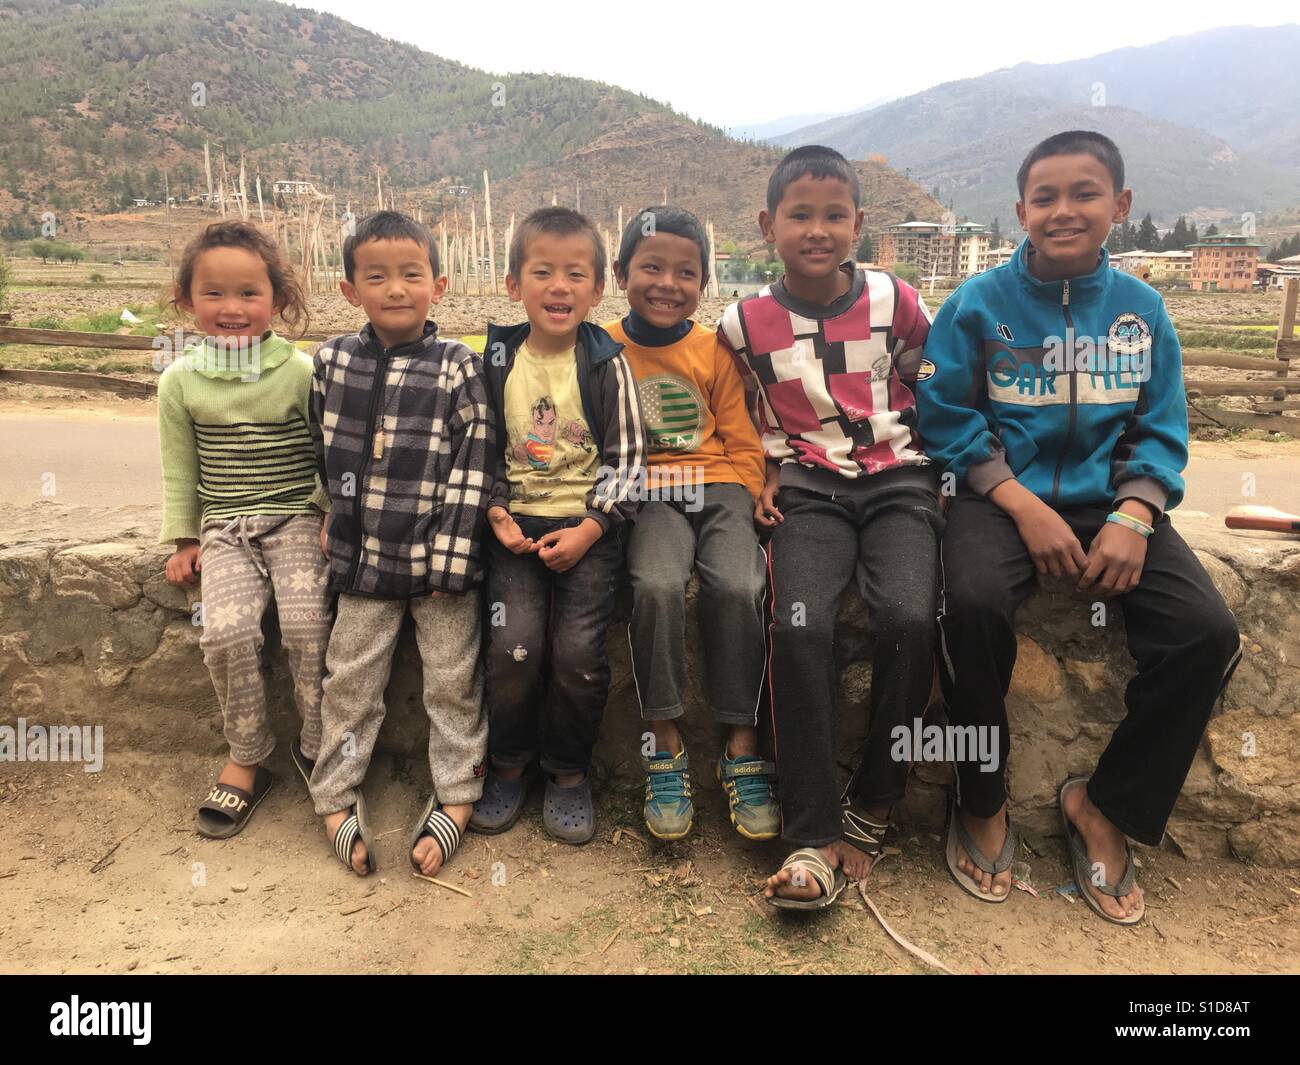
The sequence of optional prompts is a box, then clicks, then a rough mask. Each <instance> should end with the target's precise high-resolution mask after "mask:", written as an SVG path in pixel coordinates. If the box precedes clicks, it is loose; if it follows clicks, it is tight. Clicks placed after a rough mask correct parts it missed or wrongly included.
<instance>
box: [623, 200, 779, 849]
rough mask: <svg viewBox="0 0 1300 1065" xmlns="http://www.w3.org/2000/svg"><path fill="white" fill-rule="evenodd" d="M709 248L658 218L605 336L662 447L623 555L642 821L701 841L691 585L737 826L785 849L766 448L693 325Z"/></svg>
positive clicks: (626, 260) (653, 439) (729, 369)
mask: <svg viewBox="0 0 1300 1065" xmlns="http://www.w3.org/2000/svg"><path fill="white" fill-rule="evenodd" d="M707 247H708V244H707V238H706V237H705V233H704V228H703V226H701V225H700V222H699V219H697V218H696V217H695V216H694V215H693V214H691V213H690V212H689V211H685V210H682V209H681V208H678V207H668V206H659V207H647V208H645V209H644V210H643V211H641V212H639V213H638V214H637V215H635V216H634V217H633V219H632V221H631V222H630V223H628V226H627V228H626V229H625V230H624V231H623V237H622V242H621V244H620V247H619V254H618V262H617V264H616V265H615V274H616V276H617V278H618V282H619V284H620V286H621V287H622V288H623V289H624V290H625V291H626V292H627V298H628V303H629V304H630V305H631V310H630V311H629V312H628V314H627V316H626V317H625V318H623V319H622V320H621V321H619V322H613V323H610V324H609V325H607V326H606V329H608V331H609V333H610V335H611V336H612V337H613V338H614V339H615V340H617V341H619V342H620V343H622V344H623V345H624V349H623V354H624V356H625V357H626V359H627V361H628V364H629V365H630V366H631V368H632V372H633V374H634V375H635V377H636V379H637V385H638V388H639V391H640V394H641V405H642V409H643V410H644V412H645V420H646V426H647V431H648V435H649V438H650V454H649V460H648V462H647V471H646V472H647V478H646V483H645V486H644V492H643V499H644V504H643V506H642V509H641V512H640V514H639V516H638V518H637V522H636V525H635V526H633V528H632V532H631V536H630V538H629V541H628V547H627V565H628V572H629V575H630V576H631V579H632V593H633V607H632V620H631V622H630V624H629V626H628V640H629V643H630V645H631V651H632V668H633V673H634V675H635V678H636V685H637V695H638V697H639V699H640V701H641V715H642V717H643V718H644V719H645V720H646V721H648V722H649V725H650V729H651V731H652V732H653V734H654V755H653V757H649V756H647V752H646V751H643V756H645V769H646V793H645V821H646V827H647V828H648V829H649V830H650V832H651V834H652V835H654V836H655V837H656V838H658V839H667V840H672V839H681V838H682V837H683V836H685V835H686V834H687V833H688V832H689V831H690V829H691V825H692V822H693V820H694V814H695V808H694V804H693V802H692V801H691V784H690V776H689V762H688V760H687V755H686V749H685V746H684V744H683V742H682V736H681V732H680V731H679V730H678V728H677V719H678V718H680V717H681V716H682V713H683V709H684V707H683V694H684V689H685V686H686V660H685V659H686V656H685V642H686V583H687V581H688V580H689V579H690V575H691V567H692V566H694V567H695V570H696V573H697V574H698V576H699V585H700V588H699V598H698V600H697V609H698V614H699V625H700V635H701V638H702V640H703V643H704V654H705V691H706V696H707V698H708V703H709V708H710V710H711V711H712V715H713V719H714V721H715V722H717V723H718V724H719V725H722V726H725V727H726V729H727V739H726V742H725V744H724V746H723V749H722V752H721V755H720V756H719V759H718V762H717V766H716V774H717V777H718V779H719V781H721V782H722V784H723V786H724V788H725V789H726V792H727V798H728V803H729V806H730V813H731V823H732V824H733V825H735V827H736V831H737V832H739V833H740V834H741V835H742V836H745V837H746V838H748V839H773V838H775V836H776V834H777V832H778V831H779V830H780V821H781V818H780V810H779V808H778V806H777V803H776V799H775V797H774V795H773V789H772V783H773V780H774V777H775V767H774V766H773V765H772V764H771V763H770V762H766V761H764V760H763V759H762V758H761V757H760V756H759V751H758V730H757V725H758V704H759V699H760V695H761V693H762V690H763V681H764V674H765V670H766V645H765V638H764V628H763V607H764V597H765V593H766V590H767V556H766V554H765V553H764V551H763V549H762V547H761V546H760V545H759V541H758V536H757V534H756V533H755V531H754V523H753V513H754V504H755V500H756V499H757V497H758V494H759V493H760V492H761V491H762V490H763V484H764V477H765V470H764V463H763V449H762V445H761V444H760V442H759V439H758V433H757V431H756V430H755V428H754V424H753V422H752V421H751V419H750V417H749V412H748V410H747V408H746V405H745V389H744V384H743V383H742V381H741V379H740V375H739V373H738V372H737V370H736V368H735V365H734V363H733V362H732V360H731V358H730V355H729V354H728V353H727V352H726V351H725V350H724V349H722V348H720V347H719V346H718V342H717V337H716V334H715V333H714V332H713V330H711V329H707V328H705V327H704V326H701V325H698V324H697V323H695V322H692V321H691V320H690V316H691V315H692V314H693V313H694V312H695V310H696V308H697V307H698V305H699V301H700V292H701V289H702V288H703V286H704V283H705V282H706V281H707V280H708V267H707V265H706V263H707V260H708V255H707V251H706V249H707Z"/></svg>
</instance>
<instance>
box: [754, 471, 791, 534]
mask: <svg viewBox="0 0 1300 1065" xmlns="http://www.w3.org/2000/svg"><path fill="white" fill-rule="evenodd" d="M780 488H781V482H780V479H779V478H778V477H769V478H768V479H767V484H765V485H764V486H763V491H761V492H760V493H759V494H758V502H756V503H755V504H754V524H755V525H757V526H758V527H759V528H761V529H770V528H772V527H773V526H774V525H779V524H780V523H781V522H783V521H785V515H784V514H782V513H781V512H780V511H779V510H777V509H776V493H777V492H778V491H780Z"/></svg>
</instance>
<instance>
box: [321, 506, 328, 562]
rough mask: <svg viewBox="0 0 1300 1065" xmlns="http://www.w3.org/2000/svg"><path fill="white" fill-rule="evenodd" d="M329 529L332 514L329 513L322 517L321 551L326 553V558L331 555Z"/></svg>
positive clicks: (323, 553)
mask: <svg viewBox="0 0 1300 1065" xmlns="http://www.w3.org/2000/svg"><path fill="white" fill-rule="evenodd" d="M329 529H330V516H329V515H328V514H322V515H321V519H320V553H321V554H322V555H324V556H325V557H326V558H329V557H330V549H329V542H330V533H329Z"/></svg>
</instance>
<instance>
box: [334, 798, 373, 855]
mask: <svg viewBox="0 0 1300 1065" xmlns="http://www.w3.org/2000/svg"><path fill="white" fill-rule="evenodd" d="M358 838H360V840H361V842H362V843H364V844H365V845H366V872H365V873H358V872H357V871H356V870H355V869H353V868H352V848H353V847H354V846H355V845H356V842H357V839H358ZM372 839H373V837H372V836H371V835H370V821H369V818H367V817H366V799H365V796H364V795H362V794H361V792H360V791H358V792H357V804H356V806H354V807H353V809H352V813H350V814H348V816H347V817H346V818H345V819H344V821H343V823H342V824H341V825H339V827H338V830H337V831H336V832H335V833H334V856H335V857H336V858H337V859H338V860H339V861H341V862H342V863H343V864H344V866H346V867H347V870H348V872H350V873H356V875H357V876H366V875H368V874H370V873H373V872H374V871H375V870H376V869H378V868H379V865H378V863H377V862H376V861H375V845H374V843H373V842H372Z"/></svg>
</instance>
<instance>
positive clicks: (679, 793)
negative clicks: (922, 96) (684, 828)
mask: <svg viewBox="0 0 1300 1065" xmlns="http://www.w3.org/2000/svg"><path fill="white" fill-rule="evenodd" d="M663 757H664V758H671V757H672V756H671V755H663ZM646 775H647V776H648V777H649V781H650V797H651V799H652V800H653V801H654V802H664V803H667V802H681V801H682V799H684V798H685V797H686V774H685V773H683V772H682V771H681V770H679V769H673V770H659V771H657V772H654V773H648V774H646Z"/></svg>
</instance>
